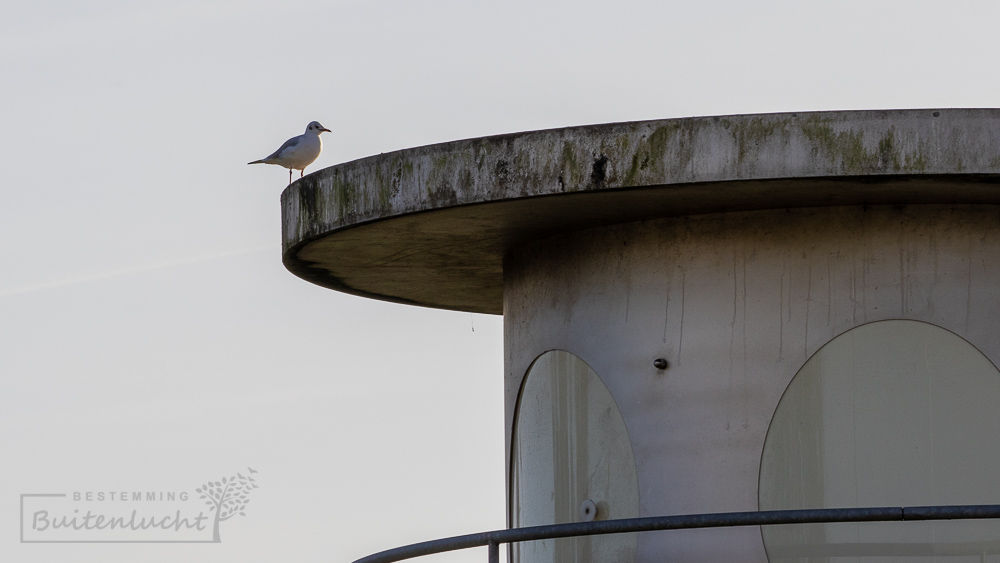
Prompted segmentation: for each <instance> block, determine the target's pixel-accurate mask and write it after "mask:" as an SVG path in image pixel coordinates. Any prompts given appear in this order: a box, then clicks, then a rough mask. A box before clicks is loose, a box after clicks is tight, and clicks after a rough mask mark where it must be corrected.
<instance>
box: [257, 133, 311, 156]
mask: <svg viewBox="0 0 1000 563" xmlns="http://www.w3.org/2000/svg"><path fill="white" fill-rule="evenodd" d="M300 142H302V136H301V135H299V136H298V137H292V138H291V139H288V140H287V141H285V144H283V145H281V146H280V147H278V150H276V151H274V152H273V153H271V155H270V156H268V157H267V158H265V159H264V160H271V159H272V158H281V154H282V153H283V152H285V151H286V150H288V149H292V148H295V147H296V146H298V144H299V143H300Z"/></svg>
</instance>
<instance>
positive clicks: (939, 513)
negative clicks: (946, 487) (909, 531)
mask: <svg viewBox="0 0 1000 563" xmlns="http://www.w3.org/2000/svg"><path fill="white" fill-rule="evenodd" d="M985 518H1000V505H998V504H985V505H948V506H911V507H874V508H821V509H807V510H764V511H758V512H721V513H716V514H687V515H679V516H650V517H645V518H623V519H620V520H596V521H591V522H574V523H570V524H550V525H547V526H530V527H525V528H510V529H507V530H495V531H492V532H480V533H478V534H468V535H464V536H454V537H450V538H442V539H438V540H431V541H426V542H421V543H415V544H411V545H405V546H402V547H397V548H394V549H389V550H386V551H381V552H379V553H375V554H372V555H369V556H367V557H362V558H361V559H358V560H357V561H355V562H354V563H392V562H394V561H402V560H404V559H411V558H414V557H420V556H422V555H431V554H434V553H443V552H445V551H454V550H457V549H468V548H470V547H482V546H484V545H485V546H488V547H489V563H499V560H500V544H502V543H517V542H524V541H532V540H547V539H555V538H566V537H575V536H594V535H600V534H623V533H627V532H652V531H656V530H687V529H693V528H724V527H732V526H765V525H776V524H826V523H833V522H895V521H918V520H972V519H985Z"/></svg>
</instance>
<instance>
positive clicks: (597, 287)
mask: <svg viewBox="0 0 1000 563" xmlns="http://www.w3.org/2000/svg"><path fill="white" fill-rule="evenodd" d="M998 248H1000V206H991V205H966V206H960V205H959V206H952V205H912V206H872V207H867V208H866V207H863V206H842V207H825V208H811V209H791V210H761V211H752V212H735V213H719V214H707V215H699V216H695V217H684V218H679V219H674V218H666V219H655V220H649V221H639V222H632V223H627V224H621V225H612V226H607V227H598V228H593V229H587V230H584V231H580V232H576V233H567V234H565V235H559V236H553V237H549V238H546V239H543V240H539V241H536V242H534V243H530V244H527V245H524V246H522V247H519V248H518V249H517V250H516V251H515V252H513V253H512V255H511V256H510V257H509V258H508V259H507V261H506V263H505V270H506V271H505V294H504V351H505V357H504V369H505V391H506V395H505V406H506V410H505V412H506V429H507V435H508V444H510V441H511V436H512V435H513V433H514V428H515V420H516V419H517V417H518V412H519V411H518V402H519V401H521V402H524V401H534V400H537V396H536V395H531V394H527V393H526V392H525V391H524V389H526V386H525V385H524V380H525V376H526V374H527V373H528V371H529V368H530V366H531V365H532V362H534V361H535V360H536V358H538V357H539V356H540V355H542V354H543V353H545V352H548V351H550V350H565V351H567V352H570V353H572V354H575V355H576V356H578V357H579V358H580V359H582V360H583V361H584V362H586V364H587V365H588V366H590V367H591V368H592V369H593V370H594V372H595V373H596V374H597V375H598V376H599V377H600V379H601V380H602V381H603V382H604V384H605V385H606V386H607V389H608V390H609V391H610V393H611V395H612V397H613V398H614V400H615V402H616V404H617V406H618V409H619V411H620V412H621V415H622V417H623V419H624V422H625V426H626V428H627V430H628V436H629V440H630V442H631V444H632V448H633V451H634V455H635V463H636V466H637V472H638V485H639V506H640V515H641V516H654V515H663V514H698V513H711V512H727V511H743V510H746V511H750V510H757V509H758V479H759V476H760V473H759V471H760V464H761V452H762V450H763V447H764V442H765V437H766V435H767V432H768V428H769V427H770V425H771V420H772V416H773V414H774V412H775V408H776V407H777V405H778V402H779V400H780V399H781V397H782V394H783V393H784V392H785V389H786V388H787V387H788V384H789V382H790V381H791V380H792V378H793V377H794V376H795V374H796V373H797V372H798V371H799V369H801V368H802V366H803V364H804V363H805V362H806V361H807V360H808V359H809V358H811V357H812V356H813V355H814V354H815V353H816V352H817V351H818V350H819V349H820V348H821V347H823V346H824V345H826V344H827V343H828V342H830V340H831V339H833V338H834V337H836V336H838V335H841V334H843V333H845V332H846V331H848V330H850V329H852V328H855V327H857V326H860V325H863V324H866V323H871V322H874V321H883V320H887V319H907V320H912V321H921V322H925V323H930V324H932V325H935V326H937V327H941V328H943V329H946V330H948V331H951V332H953V333H954V334H956V335H958V336H960V337H961V338H963V339H965V340H966V341H968V342H969V343H970V344H971V345H972V346H975V348H976V349H978V350H979V351H980V352H981V353H982V354H983V355H985V356H986V357H987V358H988V359H989V360H990V361H991V362H993V363H994V364H996V365H1000V338H997V334H998V327H997V325H998V321H1000V299H998V298H997V288H998V287H1000V253H998V252H997V249H998ZM655 358H665V359H666V360H667V361H668V363H669V367H668V368H667V369H666V370H665V371H664V370H658V369H657V368H656V367H654V365H653V360H654V359H655ZM911 384H912V385H914V386H920V385H923V384H924V383H922V382H911ZM955 385H957V386H967V385H969V383H968V381H966V380H964V379H962V378H956V380H955ZM896 407H898V405H886V409H887V410H886V412H887V413H897V414H899V411H898V410H893V408H896ZM928 408H930V407H928ZM851 409H852V407H851V406H850V405H844V406H842V410H843V411H845V412H848V413H850V412H853V411H852V410H851ZM905 415H906V413H901V414H899V416H905ZM817 416H819V414H818V413H817ZM886 416H893V415H886ZM935 416H941V417H942V418H945V417H943V415H942V414H941V413H940V412H939V413H938V414H936V415H935ZM966 416H968V417H974V418H975V417H978V418H975V420H977V421H981V420H983V417H982V416H981V415H980V413H978V412H975V411H973V410H970V411H969V412H968V413H966ZM560 417H566V415H565V413H564V412H560V411H558V410H553V419H554V420H561V418H560ZM802 439H803V441H805V442H807V443H810V440H811V439H812V435H807V434H803V438H802ZM932 443H933V441H932V440H930V439H928V441H927V443H926V444H923V445H922V446H923V447H924V448H928V449H929V448H931V447H932ZM815 447H817V448H819V447H820V446H819V445H816V446H815ZM507 451H508V456H510V455H511V448H510V447H508V450H507ZM591 453H592V455H594V456H595V457H596V453H595V452H591ZM550 455H551V454H550ZM859 455H861V454H859ZM969 463H973V462H971V461H970V462H969ZM509 467H511V465H510V463H508V468H509ZM869 467H870V466H869ZM942 467H943V465H942ZM884 470H885V472H886V473H887V474H888V475H890V476H897V477H899V478H902V477H901V476H902V474H903V471H901V470H898V471H897V470H896V469H892V468H884ZM972 471H978V472H980V473H982V472H985V471H993V469H992V468H989V469H988V468H986V467H979V466H976V467H975V468H974V469H972ZM990 475H991V476H992V475H993V474H992V473H990ZM853 477H854V478H857V473H855V474H854V476H853ZM581 481H583V483H581V484H580V485H578V486H579V487H580V488H581V489H583V488H585V487H587V486H588V485H587V483H586V481H584V480H581ZM550 482H551V479H550ZM910 483H912V482H910ZM919 484H920V486H915V487H914V495H916V496H914V497H911V498H913V499H917V500H908V501H906V503H909V504H910V505H913V504H935V503H937V502H940V503H941V504H948V503H949V501H948V500H946V498H954V497H946V493H945V492H943V491H939V492H940V494H941V496H939V497H937V498H936V499H935V501H930V500H926V497H922V496H919V495H923V494H925V492H926V491H927V483H925V482H920V483H919ZM510 486H511V487H514V488H516V487H520V486H521V485H520V484H519V483H512V484H511V485H510ZM869 501H870V499H866V498H863V497H859V499H858V501H857V503H856V504H853V505H847V506H867V505H869V504H870V502H869ZM963 502H968V503H969V504H977V503H983V504H987V503H991V502H1000V490H996V488H995V487H994V488H992V489H990V490H983V491H982V493H981V495H979V496H978V497H976V498H974V499H971V500H967V501H963ZM906 503H904V504H898V505H894V506H906V505H907V504H906ZM816 507H819V506H816ZM929 535H930V534H929ZM638 541H639V543H638V555H637V557H636V559H635V560H636V561H639V562H646V561H650V562H651V561H657V562H659V561H677V562H688V561H691V562H704V561H742V562H753V563H766V562H767V561H768V559H767V557H766V555H765V552H764V543H763V541H762V538H761V534H760V529H759V528H753V527H748V528H730V529H719V530H689V531H671V532H669V533H661V534H652V533H651V534H640V536H639V540H638ZM872 541H882V540H872ZM927 541H932V540H930V539H928V540H927Z"/></svg>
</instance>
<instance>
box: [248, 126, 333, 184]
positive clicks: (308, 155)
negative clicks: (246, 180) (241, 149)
mask: <svg viewBox="0 0 1000 563" xmlns="http://www.w3.org/2000/svg"><path fill="white" fill-rule="evenodd" d="M323 131H326V132H327V133H329V132H330V130H329V129H327V128H326V127H323V126H322V125H320V123H319V121H313V122H312V123H310V124H309V125H307V126H306V132H305V133H303V134H301V135H299V136H298V137H292V138H291V139H288V140H287V141H285V144H283V145H281V147H280V148H279V149H278V150H276V151H274V153H272V154H271V155H270V156H268V157H267V158H262V159H260V160H255V161H253V162H248V163H247V164H277V165H278V166H284V167H285V168H287V169H288V183H289V184H291V183H292V170H298V171H299V178H301V177H302V176H304V175H305V173H306V166H309V165H310V164H312V163H313V162H315V161H316V159H317V158H319V153H321V152H323V141H322V140H321V139H320V138H319V134H320V133H322V132H323Z"/></svg>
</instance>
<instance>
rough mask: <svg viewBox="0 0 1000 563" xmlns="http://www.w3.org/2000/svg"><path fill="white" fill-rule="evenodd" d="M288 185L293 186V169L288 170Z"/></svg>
mask: <svg viewBox="0 0 1000 563" xmlns="http://www.w3.org/2000/svg"><path fill="white" fill-rule="evenodd" d="M288 185H289V186H291V185H292V169H291V168H289V169H288Z"/></svg>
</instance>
